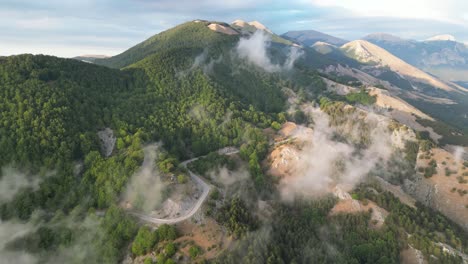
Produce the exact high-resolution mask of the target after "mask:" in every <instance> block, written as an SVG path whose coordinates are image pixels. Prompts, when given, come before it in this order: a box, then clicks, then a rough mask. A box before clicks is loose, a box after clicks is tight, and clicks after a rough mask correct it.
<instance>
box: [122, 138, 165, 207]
mask: <svg viewBox="0 0 468 264" xmlns="http://www.w3.org/2000/svg"><path fill="white" fill-rule="evenodd" d="M158 148H159V146H158V145H157V144H153V145H150V146H147V147H145V148H144V153H145V158H144V160H143V165H142V166H141V168H140V170H139V171H138V172H137V173H135V175H133V176H132V177H131V179H130V182H129V183H128V184H127V188H126V190H125V193H124V196H123V199H124V201H125V202H128V203H130V204H131V205H132V206H133V207H136V208H138V209H140V210H143V211H145V212H148V211H151V210H154V208H155V207H156V206H157V205H160V204H161V202H162V199H163V197H162V191H163V189H164V188H165V187H166V186H165V184H164V183H163V182H162V180H161V176H160V173H159V171H158V169H157V168H156V164H155V163H156V158H157V155H158Z"/></svg>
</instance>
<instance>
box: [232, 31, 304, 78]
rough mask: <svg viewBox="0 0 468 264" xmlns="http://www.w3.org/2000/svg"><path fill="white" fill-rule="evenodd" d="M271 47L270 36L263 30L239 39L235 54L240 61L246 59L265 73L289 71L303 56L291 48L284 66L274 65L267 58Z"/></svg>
mask: <svg viewBox="0 0 468 264" xmlns="http://www.w3.org/2000/svg"><path fill="white" fill-rule="evenodd" d="M270 45H271V35H269V34H267V33H266V32H265V31H263V30H257V31H255V33H254V34H252V35H251V36H250V37H246V38H241V39H240V40H239V43H238V44H237V46H236V52H237V54H238V56H239V57H240V58H241V59H246V60H247V61H249V62H250V63H252V64H253V65H256V66H258V67H260V68H262V69H264V70H265V71H267V72H279V71H283V70H291V69H292V67H293V66H294V62H295V61H296V60H297V59H298V58H299V57H300V56H302V54H303V51H302V50H300V49H299V48H298V47H291V48H290V51H289V54H288V58H287V59H286V61H285V63H284V65H280V64H274V63H272V62H271V60H270V57H268V48H269V47H270Z"/></svg>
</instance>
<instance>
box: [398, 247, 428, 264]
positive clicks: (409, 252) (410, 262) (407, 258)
mask: <svg viewBox="0 0 468 264" xmlns="http://www.w3.org/2000/svg"><path fill="white" fill-rule="evenodd" d="M400 260H401V263H402V264H426V263H427V261H426V260H425V259H424V256H423V254H422V252H421V251H420V250H417V249H415V248H413V247H412V246H409V247H408V248H407V249H404V250H402V251H401V253H400Z"/></svg>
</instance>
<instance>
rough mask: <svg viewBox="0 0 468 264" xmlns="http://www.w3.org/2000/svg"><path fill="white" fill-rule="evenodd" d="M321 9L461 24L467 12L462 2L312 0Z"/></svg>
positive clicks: (465, 5)
mask: <svg viewBox="0 0 468 264" xmlns="http://www.w3.org/2000/svg"><path fill="white" fill-rule="evenodd" d="M312 3H313V4H315V5H318V6H322V7H340V8H345V9H348V10H350V11H351V12H352V13H353V14H354V15H358V16H371V17H376V16H388V17H397V18H413V19H415V18H417V19H436V20H443V21H451V22H461V20H462V19H463V18H464V16H465V15H466V14H463V13H462V12H463V11H466V10H468V2H467V1H464V0H446V1H440V0H410V1H408V0H392V1H375V0H312ZM465 19H466V18H465Z"/></svg>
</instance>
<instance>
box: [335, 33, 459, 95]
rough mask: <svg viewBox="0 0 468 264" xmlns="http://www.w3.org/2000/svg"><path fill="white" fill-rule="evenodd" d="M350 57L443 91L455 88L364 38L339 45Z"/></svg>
mask: <svg viewBox="0 0 468 264" xmlns="http://www.w3.org/2000/svg"><path fill="white" fill-rule="evenodd" d="M341 49H342V50H344V52H345V53H346V54H347V55H348V56H349V57H351V58H354V59H356V60H358V61H360V62H363V63H368V64H371V65H372V66H376V67H382V68H384V67H388V68H390V69H391V70H392V71H394V72H396V73H398V74H400V75H402V76H405V77H408V78H409V79H410V80H411V81H414V82H424V83H426V84H429V85H431V86H434V87H437V88H439V89H443V90H445V91H455V90H456V89H455V88H454V87H452V86H450V85H448V84H446V83H444V82H442V81H441V80H439V79H437V78H435V77H433V76H431V75H429V74H427V73H425V72H423V71H421V70H419V69H417V68H416V67H414V66H412V65H410V64H408V63H406V62H404V61H403V60H401V59H399V58H397V57H396V56H394V55H393V54H391V53H389V52H388V51H386V50H384V49H382V48H380V47H379V46H377V45H374V44H372V43H370V42H368V41H365V40H355V41H352V42H349V43H346V44H345V45H343V46H342V47H341Z"/></svg>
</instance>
